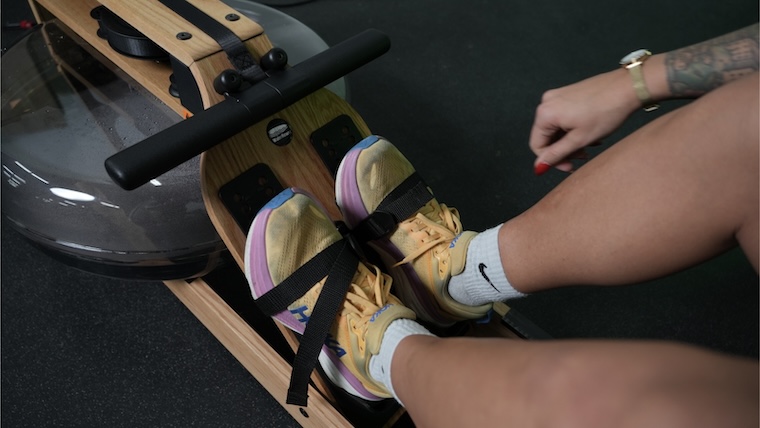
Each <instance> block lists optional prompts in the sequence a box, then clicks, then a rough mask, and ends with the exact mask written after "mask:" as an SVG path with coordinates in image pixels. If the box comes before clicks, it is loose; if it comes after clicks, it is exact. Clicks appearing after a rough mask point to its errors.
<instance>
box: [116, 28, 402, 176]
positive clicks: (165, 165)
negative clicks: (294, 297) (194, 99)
mask: <svg viewBox="0 0 760 428" xmlns="http://www.w3.org/2000/svg"><path fill="white" fill-rule="evenodd" d="M389 48H390V40H389V39H388V36H386V35H385V34H384V33H381V32H380V31H377V30H366V31H364V32H362V33H359V34H357V35H356V36H353V37H351V38H350V39H347V40H345V41H343V42H341V43H339V44H337V45H335V46H333V47H331V48H329V49H327V50H325V51H323V52H321V53H319V54H317V55H315V56H313V57H311V58H309V59H307V60H305V61H303V62H301V63H299V64H296V65H295V66H293V67H291V68H288V69H286V70H284V71H282V72H279V73H277V74H274V75H272V76H271V77H269V78H267V79H265V80H262V81H261V82H258V83H256V84H254V85H253V86H251V87H250V88H248V89H246V90H245V91H242V92H240V93H238V94H235V95H234V97H229V98H227V99H226V100H224V101H222V102H220V103H218V104H216V105H214V106H212V107H210V108H208V109H206V110H204V111H201V112H199V113H197V114H195V115H194V116H192V117H190V118H188V119H186V120H183V121H182V122H179V123H177V124H175V125H173V126H171V127H169V128H167V129H165V130H163V131H161V132H159V133H157V134H155V135H152V136H150V137H148V138H146V139H144V140H143V141H141V142H139V143H137V144H135V145H133V146H130V147H128V148H126V149H124V150H122V151H120V152H119V153H116V154H115V155H113V156H111V157H109V158H108V159H106V161H105V167H106V171H108V175H110V176H111V178H112V179H113V181H114V182H116V184H118V185H119V186H121V187H122V188H124V189H126V190H132V189H135V188H137V187H139V186H141V185H143V184H145V183H147V182H148V181H150V180H152V179H154V178H156V177H158V176H159V175H161V174H163V173H165V172H167V171H169V170H171V169H173V168H174V167H176V166H178V165H180V164H181V163H183V162H185V161H188V160H190V159H192V158H194V157H195V156H197V155H199V154H201V153H202V152H204V151H206V150H208V149H210V148H211V147H213V146H215V145H217V144H219V143H221V142H222V141H224V140H226V139H228V138H230V137H232V136H233V135H235V134H237V133H239V132H242V131H243V130H245V129H246V128H248V127H249V126H251V125H253V124H255V123H257V122H259V121H261V120H262V119H265V118H266V117H268V116H271V115H273V114H275V113H277V112H278V111H280V110H282V109H284V108H285V107H288V106H290V105H291V104H293V103H295V102H297V101H298V100H300V99H302V98H304V97H305V96H307V95H309V94H311V93H312V92H315V91H317V90H319V89H320V88H322V87H324V86H326V85H328V84H330V83H331V82H333V81H335V80H338V79H339V78H341V77H343V76H345V75H346V74H348V73H350V72H351V71H353V70H356V69H357V68H359V67H361V66H362V65H364V64H366V63H368V62H370V61H372V60H373V59H375V58H377V57H379V56H380V55H382V54H384V53H385V52H387V51H388V49H389Z"/></svg>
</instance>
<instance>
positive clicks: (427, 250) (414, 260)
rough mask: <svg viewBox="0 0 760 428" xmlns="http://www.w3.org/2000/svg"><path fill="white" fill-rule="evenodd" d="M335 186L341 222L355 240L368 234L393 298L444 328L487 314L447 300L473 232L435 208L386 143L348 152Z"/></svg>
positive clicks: (367, 142) (453, 214)
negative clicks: (387, 276) (388, 276)
mask: <svg viewBox="0 0 760 428" xmlns="http://www.w3.org/2000/svg"><path fill="white" fill-rule="evenodd" d="M335 187H336V198H337V202H338V206H339V207H340V209H341V212H342V213H343V216H344V221H345V222H346V224H347V225H348V226H349V228H352V229H355V230H357V234H359V235H362V234H364V235H367V234H369V235H370V237H369V239H370V241H369V245H370V246H371V247H372V248H373V249H374V250H375V251H376V252H377V253H378V255H379V256H380V257H381V258H382V260H383V263H384V264H385V265H386V267H387V268H388V272H389V273H390V274H391V276H392V277H393V279H394V281H395V284H396V287H395V289H394V292H395V293H396V294H397V295H398V296H399V298H400V299H401V301H402V302H404V304H405V305H407V306H408V307H409V308H411V309H412V310H413V311H414V312H415V313H416V314H417V316H418V317H419V318H420V319H421V320H424V321H426V322H429V323H432V324H434V325H438V326H449V325H452V324H454V323H455V322H457V321H461V320H465V319H477V318H481V317H483V316H485V315H486V314H487V313H488V311H489V310H490V309H491V308H492V305H491V304H487V305H482V306H467V305H463V304H461V303H459V302H456V301H455V300H454V299H452V298H451V296H450V295H449V293H448V283H449V279H450V278H451V277H452V276H453V275H457V274H459V273H461V272H462V271H463V270H464V265H465V260H466V255H467V246H468V245H469V243H470V241H471V240H472V238H473V237H474V236H475V235H476V233H475V232H463V231H462V223H461V221H460V219H459V212H458V211H457V210H456V209H455V208H450V207H447V206H446V205H444V204H440V203H438V201H437V200H436V199H435V197H434V196H433V194H432V191H431V190H430V189H429V188H428V187H427V186H426V185H425V184H424V182H423V181H422V180H421V178H419V177H418V175H417V174H416V172H415V170H414V167H413V166H412V165H411V163H409V161H408V160H407V159H406V157H404V155H402V154H401V152H399V150H398V149H397V148H396V147H394V146H393V145H392V144H391V143H390V142H388V141H387V140H385V139H383V138H380V137H377V136H371V137H367V138H365V139H364V140H362V141H361V142H359V143H358V144H357V145H356V146H354V147H353V148H352V149H351V150H349V152H348V153H347V154H346V156H345V157H344V158H343V161H342V162H341V164H340V166H339V167H338V173H337V177H336V183H335ZM402 213H403V214H402ZM368 231H369V233H367V232H368Z"/></svg>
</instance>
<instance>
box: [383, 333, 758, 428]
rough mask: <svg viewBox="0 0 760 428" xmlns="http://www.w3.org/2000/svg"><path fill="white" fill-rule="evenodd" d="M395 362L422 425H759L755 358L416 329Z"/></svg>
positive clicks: (396, 380)
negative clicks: (451, 334)
mask: <svg viewBox="0 0 760 428" xmlns="http://www.w3.org/2000/svg"><path fill="white" fill-rule="evenodd" d="M392 364H393V365H392V368H393V371H392V382H393V388H394V389H395V391H396V393H397V394H398V396H399V398H400V399H401V401H402V402H403V403H404V405H405V406H406V408H407V410H408V411H409V414H410V415H411V416H412V418H413V419H414V421H415V422H416V423H417V424H418V425H419V426H436V427H445V426H451V427H463V426H519V427H534V426H562V427H583V428H593V427H611V426H614V427H628V426H630V427H641V426H646V427H658V426H663V427H664V426H666V427H689V428H691V427H701V426H705V427H715V426H721V427H744V426H757V424H758V412H757V409H758V407H757V403H758V399H760V397H758V389H757V378H758V366H757V364H756V362H752V361H745V360H741V359H737V358H733V357H728V356H723V355H718V354H714V353H711V352H707V351H702V350H698V349H696V348H691V347H686V346H683V345H675V344H665V343H629V342H590V341H585V342H581V341H574V342H569V341H562V342H522V341H512V340H504V339H471V338H454V339H439V338H435V337H429V336H409V337H407V338H406V339H404V340H403V341H402V342H401V343H400V344H399V346H398V347H397V348H396V352H395V354H394V357H393V363H392ZM443 373H445V374H446V375H445V376H444V375H442V374H443Z"/></svg>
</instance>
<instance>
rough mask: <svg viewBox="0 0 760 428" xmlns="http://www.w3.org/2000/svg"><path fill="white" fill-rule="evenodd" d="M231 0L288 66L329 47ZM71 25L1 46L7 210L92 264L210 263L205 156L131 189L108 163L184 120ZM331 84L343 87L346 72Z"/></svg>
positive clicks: (61, 255) (40, 237) (158, 271)
mask: <svg viewBox="0 0 760 428" xmlns="http://www.w3.org/2000/svg"><path fill="white" fill-rule="evenodd" d="M226 3H227V4H229V5H230V6H232V7H233V8H235V9H237V10H238V11H239V12H241V13H242V14H244V15H246V16H248V17H249V18H251V19H253V20H254V21H257V22H258V23H259V24H261V26H262V27H264V29H265V32H266V34H267V36H268V37H269V38H270V40H271V41H272V43H273V44H274V45H275V46H278V47H281V48H283V49H285V51H286V52H287V53H288V56H289V58H290V61H289V62H290V64H291V65H293V64H296V63H298V62H300V61H302V60H304V59H306V58H308V57H311V56H313V55H315V54H317V53H318V52H321V51H322V50H324V49H326V48H327V45H326V44H325V43H324V41H322V39H321V38H319V37H318V36H317V35H316V34H315V33H314V32H313V31H311V30H310V29H309V28H308V27H306V26H304V25H303V24H302V23H300V22H298V21H296V20H295V19H293V18H291V17H289V16H287V15H285V14H283V13H282V12H279V11H277V10H275V9H272V8H269V7H266V6H263V5H261V4H258V3H253V2H247V1H233V0H227V1H226ZM67 34H68V33H67V32H65V31H64V30H63V29H62V28H59V27H58V26H57V24H56V23H54V22H52V23H48V24H45V25H44V26H40V27H38V28H37V29H36V30H35V31H32V32H30V34H29V35H28V36H26V37H25V38H24V39H22V40H21V41H20V42H18V43H17V44H15V45H14V46H13V47H12V48H11V49H9V50H8V51H7V52H6V53H5V54H4V55H3V58H2V59H3V73H2V126H1V127H0V132H1V137H2V140H1V141H2V169H3V183H2V211H3V215H4V216H5V217H6V218H7V219H8V220H10V223H11V224H12V225H13V227H14V228H15V229H16V230H18V231H19V232H20V233H22V234H23V235H24V236H25V237H26V238H28V239H29V240H31V241H32V242H33V243H34V244H36V245H37V246H38V247H39V248H41V249H42V250H44V251H45V252H47V253H48V254H50V255H52V256H55V257H56V258H58V259H60V260H62V261H64V262H66V263H68V264H71V265H73V266H75V267H78V268H80V269H84V270H87V271H90V272H94V273H98V274H102V275H107V276H113V277H123V278H133V279H151V280H154V279H175V278H189V277H194V276H198V275H201V274H203V273H204V272H206V271H208V270H210V269H213V268H214V267H215V266H217V265H218V264H219V263H220V261H221V260H223V259H224V253H225V249H224V245H223V243H222V241H221V239H220V238H219V236H218V235H217V233H216V231H215V230H214V228H213V226H212V225H211V222H210V220H209V219H208V216H207V214H206V212H205V209H204V205H203V200H202V197H201V193H200V185H199V178H198V174H199V158H195V159H192V160H191V161H188V162H186V163H184V164H183V165H181V166H179V167H178V168H176V169H174V170H172V171H170V172H168V173H166V174H164V175H162V176H160V177H157V178H156V179H154V180H152V181H151V182H150V183H149V184H146V185H144V186H142V187H140V188H138V189H136V190H133V191H125V190H123V189H121V188H120V187H118V186H117V185H116V184H114V183H113V182H112V181H111V180H110V178H109V177H108V175H107V173H106V171H105V168H104V166H103V162H104V160H105V159H106V158H107V157H109V156H111V155H112V154H114V153H116V152H117V151H119V150H122V149H123V148H125V147H128V146H130V145H132V144H135V143H137V142H139V141H141V140H143V139H144V138H146V137H148V136H150V135H153V134H155V133H157V132H158V131H161V130H163V129H166V128H167V127H169V126H171V125H172V124H174V123H177V122H178V121H180V120H181V118H180V117H179V116H178V115H177V114H176V113H175V112H174V111H172V110H171V109H169V108H168V107H167V106H166V105H165V104H163V103H162V102H161V101H160V100H159V99H158V98H156V97H155V96H154V95H152V94H150V93H149V92H147V91H146V90H145V89H143V88H142V87H141V86H140V85H138V84H137V83H135V82H134V81H133V80H132V79H131V78H130V77H129V76H127V75H126V74H125V73H123V72H122V71H121V70H119V69H117V68H116V67H115V66H113V65H112V64H110V63H109V62H108V61H107V60H105V59H104V58H102V57H101V56H100V55H98V54H96V53H93V52H92V49H85V48H84V47H83V46H82V45H81V43H82V42H80V41H78V39H76V38H75V37H72V36H68V35H67ZM168 85H169V82H167V88H168ZM329 89H331V90H332V91H333V92H335V93H337V94H338V95H339V96H341V97H344V98H345V97H346V86H345V80H344V79H340V80H338V81H336V82H334V83H333V84H331V85H330V86H329Z"/></svg>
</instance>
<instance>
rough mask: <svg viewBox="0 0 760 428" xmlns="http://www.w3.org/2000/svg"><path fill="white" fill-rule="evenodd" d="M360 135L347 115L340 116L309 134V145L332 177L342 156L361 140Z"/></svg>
mask: <svg viewBox="0 0 760 428" xmlns="http://www.w3.org/2000/svg"><path fill="white" fill-rule="evenodd" d="M362 138H363V137H362V134H361V133H360V132H359V130H358V129H357V128H356V125H355V124H354V122H353V121H352V120H351V118H350V117H348V116H347V115H345V114H344V115H341V116H338V117H336V118H335V119H333V120H331V121H330V122H329V123H327V124H326V125H324V126H322V127H321V128H319V129H317V130H316V131H314V132H313V133H312V134H311V138H310V139H311V144H312V145H313V146H314V149H315V150H316V151H317V153H318V154H319V157H320V158H322V162H324V164H325V166H326V167H327V169H328V170H329V171H330V172H331V173H332V175H333V177H335V174H336V173H337V172H338V165H340V161H341V160H342V159H343V156H345V155H346V153H348V151H349V150H351V148H352V147H353V146H354V145H355V144H356V143H358V142H359V141H361V140H362Z"/></svg>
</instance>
